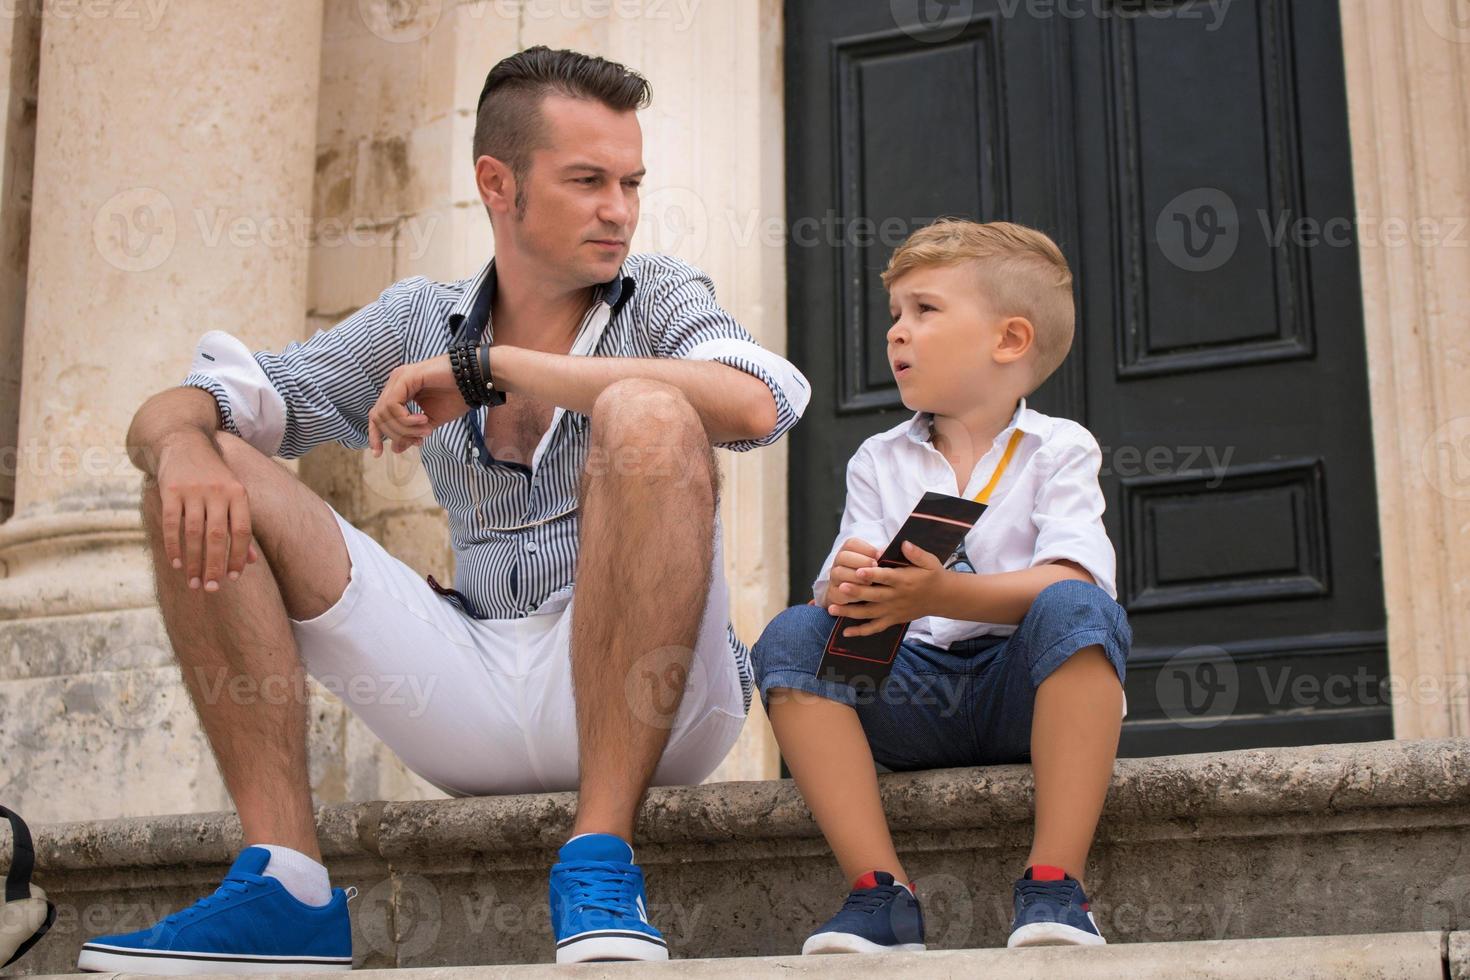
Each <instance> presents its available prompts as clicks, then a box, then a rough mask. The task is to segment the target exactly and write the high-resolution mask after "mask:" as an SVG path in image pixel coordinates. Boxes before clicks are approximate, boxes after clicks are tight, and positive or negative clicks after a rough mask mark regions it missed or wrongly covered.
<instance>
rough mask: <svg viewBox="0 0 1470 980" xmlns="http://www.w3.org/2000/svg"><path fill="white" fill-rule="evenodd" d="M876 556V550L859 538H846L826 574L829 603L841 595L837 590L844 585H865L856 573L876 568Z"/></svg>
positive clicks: (877, 552)
mask: <svg viewBox="0 0 1470 980" xmlns="http://www.w3.org/2000/svg"><path fill="white" fill-rule="evenodd" d="M878 555H879V551H878V549H877V548H875V547H873V546H872V545H870V544H868V542H866V541H864V540H862V539H861V538H848V539H847V540H846V541H844V542H842V550H841V551H839V552H837V557H836V559H834V560H833V562H832V569H831V571H830V572H828V574H827V600H828V601H829V602H830V601H832V600H833V599H834V598H836V597H837V596H839V595H841V593H839V592H838V591H837V590H838V589H839V588H841V587H842V586H844V585H866V584H867V583H866V582H864V581H863V580H861V579H859V578H858V577H857V575H858V572H859V571H861V570H862V569H864V568H876V567H878Z"/></svg>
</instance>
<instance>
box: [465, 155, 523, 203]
mask: <svg viewBox="0 0 1470 980" xmlns="http://www.w3.org/2000/svg"><path fill="white" fill-rule="evenodd" d="M475 187H476V188H477V189H478V190H479V191H480V200H481V201H483V202H484V204H485V207H486V208H488V209H489V210H490V214H491V216H492V217H493V216H494V215H496V214H509V213H511V212H512V211H514V210H515V206H516V178H515V174H513V173H512V172H511V169H510V167H508V166H506V165H505V164H504V163H502V162H501V161H499V160H497V159H496V158H495V157H492V156H482V157H480V158H478V159H477V160H475Z"/></svg>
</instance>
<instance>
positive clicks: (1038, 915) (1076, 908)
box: [1006, 864, 1107, 949]
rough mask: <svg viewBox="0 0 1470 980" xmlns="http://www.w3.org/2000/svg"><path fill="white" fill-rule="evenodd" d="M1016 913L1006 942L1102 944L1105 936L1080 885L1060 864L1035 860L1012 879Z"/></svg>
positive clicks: (1013, 946) (1034, 944) (1051, 944)
mask: <svg viewBox="0 0 1470 980" xmlns="http://www.w3.org/2000/svg"><path fill="white" fill-rule="evenodd" d="M1015 907H1016V917H1015V919H1014V920H1012V922H1011V938H1010V939H1008V940H1007V941H1006V945H1007V946H1009V947H1011V948H1012V949H1014V948H1016V947H1018V946H1102V945H1104V944H1105V943H1106V942H1107V940H1106V939H1104V938H1103V937H1102V933H1100V932H1098V930H1097V922H1096V920H1094V919H1093V917H1092V910H1091V908H1090V906H1089V903H1088V901H1087V896H1086V895H1085V894H1084V893H1083V891H1082V886H1081V885H1080V884H1079V883H1078V882H1077V879H1076V878H1073V877H1072V876H1071V875H1069V874H1067V873H1066V872H1065V871H1063V870H1062V869H1061V868H1053V867H1051V866H1050V865H1045V864H1038V865H1036V866H1035V867H1031V868H1027V869H1026V875H1025V877H1023V878H1022V879H1021V880H1020V881H1017V882H1016V892H1015Z"/></svg>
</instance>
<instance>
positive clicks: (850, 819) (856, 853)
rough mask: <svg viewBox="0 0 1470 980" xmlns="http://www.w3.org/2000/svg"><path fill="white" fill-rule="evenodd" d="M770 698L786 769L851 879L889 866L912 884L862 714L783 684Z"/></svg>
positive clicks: (896, 876)
mask: <svg viewBox="0 0 1470 980" xmlns="http://www.w3.org/2000/svg"><path fill="white" fill-rule="evenodd" d="M769 701H770V704H769V707H768V708H767V714H768V715H769V716H770V719H771V727H772V728H773V729H775V731H776V741H777V743H778V744H779V745H780V746H781V755H782V757H783V758H785V760H786V767H787V768H788V769H790V770H791V777H792V779H794V780H796V786H797V789H799V790H801V795H802V798H803V799H805V800H806V805H807V806H808V807H809V808H810V809H811V811H812V816H813V817H815V818H816V821H817V826H818V827H820V828H821V829H822V834H823V835H824V836H825V837H826V838H827V843H828V844H829V845H830V846H831V848H832V853H833V854H834V855H835V856H836V858H837V863H838V864H839V865H840V866H841V867H842V873H843V875H844V876H845V877H846V878H847V880H848V882H849V883H851V882H854V881H856V880H857V879H858V878H860V877H862V876H863V875H865V874H867V873H868V872H870V871H887V872H888V873H889V874H891V875H893V879H894V880H895V881H898V882H902V883H904V884H907V883H908V881H909V877H908V874H907V873H906V872H905V871H904V869H903V865H902V864H900V863H899V860H898V853H897V852H896V851H894V849H893V837H892V835H890V834H889V832H888V819H887V817H885V816H884V814H883V802H882V800H881V799H880V798H879V796H878V770H877V769H876V767H875V766H874V764H873V752H872V749H870V748H869V747H868V737H867V735H866V734H864V732H863V726H862V722H860V721H858V716H857V711H855V710H854V709H852V708H850V707H848V706H847V705H845V704H841V703H839V702H837V701H831V700H829V699H827V698H823V697H819V696H818V695H815V694H809V693H807V692H805V691H795V690H792V689H790V688H784V687H778V688H772V689H771V692H770V694H769Z"/></svg>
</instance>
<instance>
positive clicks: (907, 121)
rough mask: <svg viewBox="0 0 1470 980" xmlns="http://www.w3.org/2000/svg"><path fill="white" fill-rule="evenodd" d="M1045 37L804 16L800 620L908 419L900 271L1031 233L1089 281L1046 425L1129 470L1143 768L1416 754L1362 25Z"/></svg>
mask: <svg viewBox="0 0 1470 980" xmlns="http://www.w3.org/2000/svg"><path fill="white" fill-rule="evenodd" d="M1027 6H1028V5H1024V4H1017V3H1015V2H1013V0H996V2H992V3H985V2H979V0H977V2H965V3H952V4H948V5H937V4H932V3H929V2H927V0H912V2H908V3H904V2H898V0H894V2H889V0H802V2H799V3H796V2H793V3H790V4H788V8H787V31H788V36H787V152H788V155H789V162H788V214H789V217H790V219H791V221H792V232H793V233H792V240H791V244H790V246H789V250H788V261H789V277H790V297H789V299H790V303H789V309H790V316H791V324H790V338H791V342H790V343H791V351H792V357H793V359H794V360H795V361H796V362H797V364H798V365H799V366H800V367H801V368H802V369H803V370H804V371H806V372H807V374H808V377H809V378H810V379H811V381H812V383H813V387H814V390H815V392H816V394H815V396H814V398H813V402H812V405H811V407H810V409H809V410H808V412H807V416H806V419H805V420H804V421H803V423H802V425H801V426H799V427H798V428H797V429H796V431H795V432H794V434H793V440H792V456H791V541H792V562H791V565H792V599H793V601H805V600H806V599H807V598H809V594H808V592H807V587H808V584H809V583H810V581H811V579H812V578H813V577H814V574H815V572H816V571H817V569H816V567H815V566H816V564H817V563H818V562H820V561H821V560H822V558H823V557H824V556H825V555H826V553H827V550H828V549H829V547H830V545H831V543H832V538H833V536H834V535H835V533H836V529H837V524H838V519H839V517H840V514H841V508H842V498H843V493H844V492H845V482H844V469H845V465H846V461H847V459H848V457H849V456H850V455H851V453H852V451H853V450H854V449H855V448H856V447H857V445H858V444H859V443H860V442H861V441H862V440H863V439H864V438H865V437H866V436H868V435H870V434H872V433H874V432H877V431H880V430H882V429H884V428H887V427H889V426H891V425H893V424H895V423H896V422H897V421H899V420H900V419H902V418H904V417H906V416H907V414H908V413H907V412H906V411H905V410H904V409H903V408H902V406H901V404H900V403H899V400H898V395H897V390H896V388H895V386H894V384H893V381H892V379H891V377H889V375H888V371H887V364H886V360H885V358H884V356H883V352H884V332H885V331H886V329H887V316H886V314H887V304H886V298H885V295H884V292H883V289H882V283H881V281H880V280H879V278H878V274H879V272H880V271H881V270H882V268H883V266H884V264H886V262H887V260H888V257H889V255H890V254H891V252H892V250H893V247H894V246H895V245H897V244H898V242H899V241H901V240H902V238H903V237H904V234H906V233H907V232H908V231H909V230H912V229H913V228H916V227H919V226H921V225H923V224H927V223H928V222H929V221H931V220H932V219H933V218H934V217H937V216H939V215H943V214H953V215H960V216H965V217H971V218H975V219H977V220H996V219H1007V220H1014V221H1019V222H1022V223H1024V224H1029V225H1033V226H1036V227H1039V228H1041V229H1042V230H1044V231H1046V232H1048V233H1049V234H1051V235H1052V236H1053V237H1054V238H1056V239H1057V241H1058V243H1059V244H1060V245H1061V247H1062V249H1063V251H1064V252H1065V253H1066V254H1067V256H1068V259H1069V261H1070V262H1071V263H1072V266H1073V270H1074V272H1075V273H1076V275H1077V292H1078V313H1079V319H1078V334H1077V340H1076V342H1075V344H1074V349H1073V351H1072V354H1071V355H1070V356H1069V357H1068V359H1067V362H1066V363H1065V364H1064V365H1063V368H1062V369H1061V370H1060V371H1059V372H1058V374H1057V375H1056V376H1054V377H1053V378H1052V379H1051V380H1050V381H1049V382H1048V383H1047V384H1046V385H1045V386H1043V388H1042V389H1041V390H1040V391H1038V392H1037V393H1036V394H1035V395H1034V396H1033V397H1032V399H1031V403H1032V404H1033V405H1034V406H1035V407H1037V408H1038V409H1040V410H1041V411H1044V412H1047V413H1048V414H1053V415H1060V416H1065V417H1068V418H1073V419H1076V420H1078V421H1080V422H1082V423H1083V424H1084V425H1086V426H1088V428H1089V429H1091V430H1092V432H1093V433H1094V434H1095V435H1096V436H1097V438H1098V441H1099V443H1100V444H1101V445H1102V446H1103V451H1104V470H1103V490H1104V494H1105V496H1106V498H1107V503H1108V509H1107V513H1106V515H1105V522H1106V524H1107V528H1108V532H1109V535H1110V536H1111V537H1112V539H1113V542H1114V544H1115V545H1116V547H1117V549H1118V556H1119V578H1118V581H1119V600H1120V601H1121V602H1122V603H1123V604H1124V605H1125V607H1126V608H1127V609H1128V611H1129V616H1130V620H1131V622H1132V624H1133V628H1134V635H1135V649H1134V653H1133V656H1132V657H1131V658H1130V661H1129V678H1128V685H1127V687H1128V704H1129V718H1128V721H1127V723H1126V724H1125V729H1124V738H1123V751H1124V752H1125V753H1129V754H1149V753H1154V752H1165V751H1168V752H1174V751H1189V750H1204V749H1215V748H1223V747H1234V746H1245V745H1262V744H1303V743H1311V742H1319V741H1343V740H1351V739H1373V738H1383V737H1390V736H1391V722H1390V714H1389V709H1388V706H1387V704H1385V703H1384V696H1383V694H1384V692H1383V691H1382V689H1381V686H1380V685H1381V681H1382V678H1383V675H1384V672H1385V669H1386V651H1385V639H1384V624H1385V614H1384V609H1383V593H1382V580H1381V571H1380V568H1379V554H1378V529H1377V511H1376V500H1375V495H1374V486H1373V455H1372V445H1371V440H1370V427H1369V421H1370V420H1369V415H1368V396H1367V374H1366V364H1365V356H1366V355H1365V350H1364V339H1363V323H1362V310H1361V299H1360V295H1361V293H1360V286H1359V281H1358V269H1357V253H1356V248H1355V246H1354V244H1353V242H1352V240H1351V236H1350V234H1348V232H1349V231H1350V228H1351V226H1350V220H1351V218H1352V217H1353V215H1354V210H1353V194H1352V176H1351V172H1350V169H1349V165H1348V161H1349V160H1350V147H1349V143H1348V132H1347V112H1346V102H1345V92H1344V85H1343V69H1342V63H1341V53H1340V48H1341V42H1340V37H1339V34H1338V25H1337V20H1336V16H1337V14H1336V8H1335V6H1332V5H1328V4H1292V3H1288V2H1286V0H1258V2H1256V3H1253V4H1233V5H1230V7H1229V8H1228V10H1227V11H1226V12H1225V14H1224V15H1223V16H1216V14H1215V13H1213V12H1212V11H1213V10H1214V8H1210V7H1208V6H1207V5H1205V4H1200V3H1195V2H1181V3H1152V4H1149V5H1148V10H1149V11H1151V13H1149V14H1148V15H1146V16H1145V15H1140V14H1139V12H1138V11H1139V9H1140V8H1139V5H1138V4H1132V5H1124V6H1121V7H1119V6H1113V7H1105V8H1104V9H1103V13H1102V14H1097V13H1093V14H1089V15H1088V16H1085V17H1076V16H1060V15H1057V14H1052V15H1050V16H1034V15H1031V14H1028V12H1027V9H1026V8H1027ZM1036 9H1037V10H1038V11H1044V10H1051V9H1054V8H1051V7H1050V6H1046V7H1041V6H1037V7H1036ZM1055 9H1060V8H1055ZM1088 9H1092V8H1091V7H1089V8H1088ZM945 10H947V11H949V13H950V14H951V15H952V16H949V17H948V18H937V17H936V16H931V17H929V18H928V19H926V18H925V16H924V15H925V14H929V15H936V14H937V12H942V11H945ZM958 14H962V15H963V16H958ZM803 222H806V225H805V227H812V226H813V225H814V224H816V223H823V222H825V224H824V225H823V227H824V228H825V231H824V233H823V234H822V235H820V236H807V237H806V238H805V239H803V238H802V237H801V236H800V234H799V232H800V231H801V229H802V228H803V227H804V225H803ZM1320 229H1327V230H1328V231H1332V230H1334V229H1336V234H1335V235H1329V236H1327V237H1326V238H1322V237H1321V236H1320V235H1319V236H1316V237H1314V234H1313V232H1314V231H1316V230H1320ZM863 232H869V234H866V235H865V234H863Z"/></svg>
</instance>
